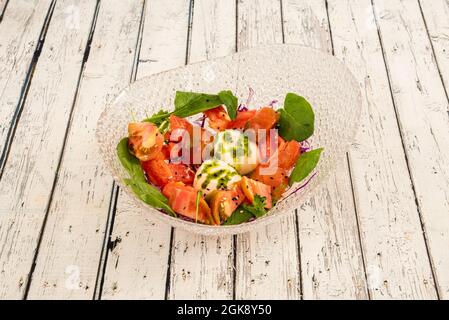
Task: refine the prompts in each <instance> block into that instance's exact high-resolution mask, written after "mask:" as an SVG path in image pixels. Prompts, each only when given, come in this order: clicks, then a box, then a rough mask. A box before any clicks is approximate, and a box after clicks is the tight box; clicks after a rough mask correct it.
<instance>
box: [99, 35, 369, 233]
mask: <svg viewBox="0 0 449 320" xmlns="http://www.w3.org/2000/svg"><path fill="white" fill-rule="evenodd" d="M280 47H282V48H287V47H290V48H295V49H297V50H304V51H311V52H313V53H315V54H317V55H321V56H323V57H326V58H327V59H331V60H333V62H334V63H336V64H337V65H339V66H340V67H341V68H342V70H344V71H345V72H346V74H347V75H348V79H349V82H350V83H351V85H352V87H353V88H357V98H356V100H357V105H356V106H357V111H356V120H357V123H356V125H354V127H353V128H352V132H351V133H350V134H349V137H350V138H349V139H348V141H347V143H345V144H343V145H342V148H341V149H342V150H343V151H342V152H341V154H340V155H339V156H337V157H336V158H335V160H334V161H333V165H331V170H329V171H328V172H327V173H325V174H324V175H323V176H321V177H320V179H322V182H321V183H320V184H319V185H317V186H316V187H315V188H314V189H315V190H314V193H316V191H317V190H319V189H320V188H322V187H323V185H324V184H325V182H327V180H328V179H329V177H330V175H331V173H332V172H333V171H334V170H335V164H336V163H338V162H339V161H341V160H342V159H343V158H344V157H345V155H346V154H347V152H348V151H349V146H350V145H351V143H352V141H353V140H354V138H355V135H356V133H357V131H358V129H359V123H360V121H359V119H360V117H361V110H362V92H361V86H360V84H359V82H358V81H357V79H356V77H355V76H354V74H353V73H352V72H351V70H350V69H349V68H348V67H347V66H346V64H345V63H344V62H343V61H341V60H340V59H338V58H337V57H336V56H334V55H332V54H330V53H328V52H326V51H323V50H319V49H316V48H313V47H308V46H303V45H299V44H270V45H258V46H254V47H251V48H247V49H243V50H239V51H238V52H234V53H232V54H229V55H224V56H220V57H216V58H213V59H205V60H201V61H196V62H194V63H189V64H187V65H182V66H179V67H175V68H170V69H168V70H164V71H161V72H156V73H153V74H150V75H147V76H145V77H142V78H140V79H138V80H136V81H133V82H132V83H130V84H128V85H127V86H126V87H125V88H123V89H122V90H120V91H119V92H118V93H117V94H116V95H115V96H113V97H112V98H111V99H109V100H108V102H107V103H106V104H105V106H104V109H103V111H102V112H101V114H100V116H99V118H98V120H97V127H96V130H95V140H96V144H97V147H99V148H98V149H99V150H100V154H101V160H102V162H103V163H104V164H105V165H106V167H107V168H108V169H107V170H108V171H109V173H110V174H112V176H113V178H114V182H115V183H117V184H118V186H119V187H120V189H122V190H123V191H124V192H125V193H127V194H128V195H129V196H130V197H131V198H132V199H133V202H134V203H135V204H136V205H137V206H140V207H141V208H145V209H149V211H150V212H156V213H157V214H152V215H151V216H145V217H144V218H145V219H152V218H156V219H158V220H159V221H163V222H164V223H168V224H169V225H170V226H172V227H175V225H176V227H180V228H182V229H184V230H187V231H189V232H192V233H196V234H203V235H211V236H217V235H226V234H228V235H230V234H240V233H244V232H248V231H250V230H251V229H254V228H256V227H262V226H266V225H267V224H269V223H272V222H273V221H275V220H276V219H279V218H280V217H282V216H285V214H287V213H291V212H289V211H287V210H285V211H282V212H279V213H278V214H270V211H272V209H274V208H275V207H276V206H274V207H273V208H271V209H270V210H268V211H267V214H266V215H264V216H263V217H260V218H257V219H254V220H252V221H248V222H245V223H241V224H237V225H218V226H215V225H214V226H212V225H206V224H201V223H195V222H192V221H188V220H184V219H182V218H179V217H172V216H171V215H169V214H166V213H164V212H162V211H160V210H158V209H156V208H154V207H152V206H151V205H149V204H147V203H145V202H143V201H142V200H140V199H138V198H137V197H136V196H135V195H134V194H133V193H132V192H131V191H130V190H129V188H128V187H126V185H125V184H124V183H123V181H122V180H123V178H122V177H118V176H116V175H115V174H114V172H112V170H111V169H110V168H109V165H108V163H107V162H106V159H105V157H104V156H103V152H102V146H101V143H100V141H101V138H100V130H99V127H100V126H99V123H100V122H101V120H102V119H103V118H104V117H106V116H107V113H108V111H109V109H110V108H111V106H113V105H114V104H115V103H116V102H117V101H118V100H119V99H120V98H121V97H122V96H123V95H125V94H126V93H127V92H128V91H130V90H131V89H132V88H131V87H132V86H134V85H135V84H136V83H138V82H143V81H145V80H146V79H148V78H151V77H155V76H157V75H160V74H165V73H170V72H173V71H174V70H177V69H181V68H185V67H188V66H194V65H200V64H204V63H213V62H216V61H219V60H222V59H224V58H227V57H230V56H233V55H239V54H242V53H244V52H247V51H252V50H260V49H268V48H280ZM323 155H325V151H324V152H323ZM321 175H322V174H321ZM309 177H310V176H309ZM311 196H312V195H311V194H308V195H305V196H304V197H303V198H302V200H303V201H302V203H304V202H306V201H307V200H308V199H309V198H310V197H311ZM283 200H284V201H286V200H287V198H284V199H283ZM298 207H299V205H298ZM292 210H294V211H296V209H292ZM295 214H296V213H295Z"/></svg>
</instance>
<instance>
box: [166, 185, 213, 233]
mask: <svg viewBox="0 0 449 320" xmlns="http://www.w3.org/2000/svg"><path fill="white" fill-rule="evenodd" d="M162 193H163V194H164V195H166V196H168V204H169V205H170V207H171V208H172V209H173V211H175V212H176V213H178V214H180V215H183V216H185V217H187V218H190V219H192V220H195V221H196V220H198V221H199V222H202V223H205V224H216V223H215V222H214V220H213V219H212V217H211V213H210V208H209V206H208V205H207V203H206V201H205V200H204V199H203V198H199V202H198V211H197V206H196V202H197V195H198V192H197V191H196V190H195V189H194V188H193V187H190V186H184V185H182V184H181V183H179V182H174V183H173V182H172V183H169V184H167V185H166V186H165V188H164V189H163V191H162Z"/></svg>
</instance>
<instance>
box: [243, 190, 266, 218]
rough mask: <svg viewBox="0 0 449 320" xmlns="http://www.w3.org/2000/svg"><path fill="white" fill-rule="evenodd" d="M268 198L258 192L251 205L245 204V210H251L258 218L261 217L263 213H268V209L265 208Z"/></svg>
mask: <svg viewBox="0 0 449 320" xmlns="http://www.w3.org/2000/svg"><path fill="white" fill-rule="evenodd" d="M266 200H267V199H266V198H265V197H261V196H259V195H258V194H256V195H255V196H254V201H253V203H252V204H251V205H248V204H243V205H242V207H243V208H244V209H245V210H247V211H249V212H250V213H251V214H252V215H253V216H255V217H256V218H260V217H262V216H263V215H265V213H267V211H266V210H265V205H266V202H267V201H266Z"/></svg>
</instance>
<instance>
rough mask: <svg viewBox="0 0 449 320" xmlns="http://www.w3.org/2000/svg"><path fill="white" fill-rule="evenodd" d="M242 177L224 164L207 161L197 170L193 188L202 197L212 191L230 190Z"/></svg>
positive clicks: (214, 160) (213, 160) (216, 161)
mask: <svg viewBox="0 0 449 320" xmlns="http://www.w3.org/2000/svg"><path fill="white" fill-rule="evenodd" d="M240 179H242V177H241V176H240V175H239V174H238V173H237V171H236V170H235V169H234V168H233V167H231V166H230V165H229V164H227V163H226V162H223V161H220V160H217V159H209V160H206V161H204V162H203V163H202V164H201V166H200V167H199V168H198V170H197V172H196V175H195V180H194V181H193V186H194V188H195V189H197V190H201V191H202V192H203V194H204V195H207V194H208V193H210V192H212V191H214V190H230V189H231V188H232V186H233V185H234V184H235V183H236V182H238V181H240Z"/></svg>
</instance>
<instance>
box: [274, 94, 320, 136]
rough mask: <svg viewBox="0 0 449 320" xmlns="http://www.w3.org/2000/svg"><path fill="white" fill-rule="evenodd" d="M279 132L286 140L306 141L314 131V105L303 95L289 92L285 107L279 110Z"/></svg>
mask: <svg viewBox="0 0 449 320" xmlns="http://www.w3.org/2000/svg"><path fill="white" fill-rule="evenodd" d="M279 111H280V113H281V117H280V119H279V134H280V135H281V137H282V138H284V139H285V140H288V141H291V140H296V141H304V140H306V139H307V138H309V137H310V136H311V135H312V134H313V131H314V122H315V114H314V113H313V110H312V106H311V105H310V104H309V102H307V100H306V99H304V98H303V97H301V96H298V95H296V94H294V93H288V94H287V96H286V97H285V101H284V108H282V109H280V110H279Z"/></svg>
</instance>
